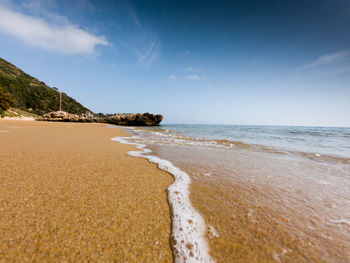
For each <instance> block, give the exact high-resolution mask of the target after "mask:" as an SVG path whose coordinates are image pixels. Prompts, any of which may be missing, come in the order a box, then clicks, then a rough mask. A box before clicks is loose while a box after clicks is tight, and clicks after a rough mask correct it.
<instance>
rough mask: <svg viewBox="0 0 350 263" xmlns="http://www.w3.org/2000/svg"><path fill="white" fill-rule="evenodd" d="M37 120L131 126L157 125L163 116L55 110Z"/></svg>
mask: <svg viewBox="0 0 350 263" xmlns="http://www.w3.org/2000/svg"><path fill="white" fill-rule="evenodd" d="M36 120H37V121H64V122H100V123H110V124H116V125H129V126H155V125H158V124H159V123H160V122H161V121H162V120H163V116H162V115H160V114H157V115H156V114H150V113H148V112H146V113H136V114H133V113H127V114H126V113H122V114H121V113H118V114H115V115H107V116H100V115H94V114H92V113H90V112H88V113H85V114H81V115H79V114H71V113H68V112H65V111H53V112H49V113H47V114H44V115H43V116H42V117H40V118H37V119H36Z"/></svg>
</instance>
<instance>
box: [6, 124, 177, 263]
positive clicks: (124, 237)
mask: <svg viewBox="0 0 350 263" xmlns="http://www.w3.org/2000/svg"><path fill="white" fill-rule="evenodd" d="M115 136H127V134H125V133H124V132H123V131H122V130H118V129H110V128H106V127H105V125H103V124H91V123H89V124H82V123H45V122H34V121H25V122H24V121H13V120H7V121H6V120H0V193H1V194H0V261H1V262H7V261H17V262H38V261H41V262H48V261H56V262H58V261H59V262H63V261H65V262H68V261H69V262H82V261H84V262H87V261H92V262H113V261H115V262H141V261H142V262H172V260H173V257H172V251H171V247H170V242H169V238H170V232H171V215H170V210H169V205H168V203H167V196H166V188H167V187H168V186H169V185H170V184H171V183H172V182H173V178H172V177H171V176H170V175H169V174H167V173H165V172H163V171H160V170H158V169H157V167H156V165H154V164H150V163H149V162H148V161H147V160H145V159H142V158H133V157H129V156H127V155H126V154H125V153H126V152H127V151H129V150H132V149H134V147H132V146H130V145H122V144H119V143H117V142H115V141H111V140H110V139H111V138H113V137H115Z"/></svg>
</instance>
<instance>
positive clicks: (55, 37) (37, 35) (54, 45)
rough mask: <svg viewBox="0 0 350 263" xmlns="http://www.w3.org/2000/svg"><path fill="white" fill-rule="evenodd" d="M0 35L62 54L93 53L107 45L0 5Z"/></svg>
mask: <svg viewBox="0 0 350 263" xmlns="http://www.w3.org/2000/svg"><path fill="white" fill-rule="evenodd" d="M0 32H3V33H5V34H8V35H11V36H13V37H15V38H17V39H19V40H21V41H22V42H24V43H26V44H30V45H32V46H36V47H39V48H43V49H46V50H49V51H53V52H57V53H62V54H68V55H71V54H84V53H88V54H90V53H93V52H94V51H95V48H96V46H98V45H102V46H107V45H110V43H109V42H108V41H107V40H106V38H105V37H103V36H95V35H93V34H90V33H88V32H87V31H84V30H83V29H80V28H78V27H76V26H74V25H72V24H70V23H65V24H53V23H48V22H46V21H45V20H43V19H41V18H37V17H34V16H28V15H24V14H21V13H18V12H14V11H11V10H9V9H7V8H5V7H3V6H1V5H0Z"/></svg>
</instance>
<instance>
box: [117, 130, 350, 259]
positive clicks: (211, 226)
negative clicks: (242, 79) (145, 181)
mask: <svg viewBox="0 0 350 263" xmlns="http://www.w3.org/2000/svg"><path fill="white" fill-rule="evenodd" d="M118 128H120V127H118ZM122 129H124V130H125V131H126V132H127V133H128V134H130V137H116V138H114V139H113V140H116V141H119V142H121V143H127V144H134V145H135V146H136V148H138V149H137V150H135V151H131V152H129V153H128V154H129V155H132V156H135V157H139V158H146V159H148V160H149V161H150V162H153V163H156V164H157V165H158V167H159V168H160V169H162V170H164V171H166V172H168V173H170V174H171V175H172V176H173V177H174V183H173V184H172V185H171V186H169V188H168V189H167V193H168V201H169V205H170V208H171V212H172V237H171V245H172V248H173V251H174V255H175V261H176V262H350V128H336V127H299V126H298V127H294V126H250V125H249V126H248V125H247V126H246V125H180V124H174V125H171V124H166V125H161V126H157V127H134V128H133V127H122Z"/></svg>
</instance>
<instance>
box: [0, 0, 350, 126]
mask: <svg viewBox="0 0 350 263" xmlns="http://www.w3.org/2000/svg"><path fill="white" fill-rule="evenodd" d="M0 57H2V58H4V59H6V60H8V61H10V62H11V63H13V64H15V65H16V66H18V67H19V68H21V69H23V70H24V71H25V72H27V73H29V74H31V75H33V76H35V77H37V78H38V79H40V80H42V81H44V82H45V83H47V84H48V85H49V86H56V87H58V88H59V89H60V90H62V91H64V92H66V93H67V94H68V95H70V96H72V97H74V98H75V99H77V100H78V101H79V102H81V103H82V104H83V105H85V106H86V107H88V108H90V109H91V110H92V111H94V112H104V113H114V112H146V111H148V112H153V113H161V114H163V115H164V116H165V119H164V122H165V123H217V124H268V125H317V126H350V2H349V1H347V0H334V1H324V0H317V1H313V0H309V1H299V0H294V1H287V0H280V1H277V0H274V1H205V0H204V1H166V0H158V1H112V0H110V1H102V0H101V1H92V0H77V1H74V0H70V1H65V0H61V1H53V0H46V1H44V0H26V1H10V0H2V1H1V2H0Z"/></svg>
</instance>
